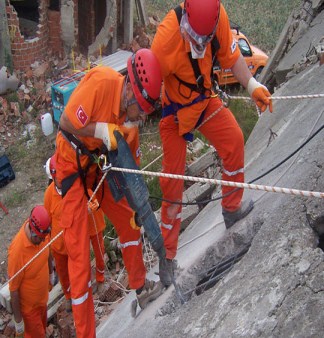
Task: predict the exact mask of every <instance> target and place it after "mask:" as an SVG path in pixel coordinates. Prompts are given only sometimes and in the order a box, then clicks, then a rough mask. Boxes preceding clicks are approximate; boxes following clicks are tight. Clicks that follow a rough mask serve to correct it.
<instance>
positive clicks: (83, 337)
mask: <svg viewBox="0 0 324 338" xmlns="http://www.w3.org/2000/svg"><path fill="white" fill-rule="evenodd" d="M62 215H64V216H63V217H62V221H61V226H62V227H64V228H66V229H65V230H64V234H63V236H64V242H65V247H66V250H67V253H68V256H69V260H68V269H69V277H70V284H71V299H72V310H73V317H74V322H75V327H76V333H77V337H78V338H91V337H95V317H94V305H93V299H92V289H91V286H90V285H89V281H90V237H89V230H88V208H87V198H86V196H85V194H84V190H83V186H82V183H81V181H80V179H77V180H76V181H75V182H74V184H73V185H72V187H71V188H70V189H69V191H68V192H67V194H66V195H65V197H64V198H63V207H62Z"/></svg>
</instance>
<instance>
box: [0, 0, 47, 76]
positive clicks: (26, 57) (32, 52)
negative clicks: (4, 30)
mask: <svg viewBox="0 0 324 338" xmlns="http://www.w3.org/2000/svg"><path fill="white" fill-rule="evenodd" d="M47 5H48V3H47V0H45V1H40V5H39V24H38V29H37V33H36V37H35V38H33V39H30V40H25V39H24V37H23V36H22V35H21V33H20V30H19V19H18V16H17V12H16V11H15V9H14V7H13V6H11V5H10V4H9V5H7V6H6V12H7V18H8V28H9V33H10V39H11V52H12V61H13V65H14V68H15V69H17V70H18V69H19V70H25V69H29V67H30V65H31V64H32V63H34V62H35V61H37V60H39V61H41V60H43V59H44V58H45V56H46V54H47V52H48V48H49V31H48V21H47Z"/></svg>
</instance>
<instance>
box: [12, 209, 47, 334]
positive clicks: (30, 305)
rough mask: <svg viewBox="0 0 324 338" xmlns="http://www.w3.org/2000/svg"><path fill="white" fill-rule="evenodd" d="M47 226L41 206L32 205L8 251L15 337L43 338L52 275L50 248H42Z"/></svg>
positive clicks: (45, 240)
mask: <svg viewBox="0 0 324 338" xmlns="http://www.w3.org/2000/svg"><path fill="white" fill-rule="evenodd" d="M50 225H51V223H50V217H49V215H48V212H47V211H46V209H45V208H44V206H42V205H37V206H35V207H34V208H33V210H32V211H31V214H30V216H29V218H28V219H27V220H26V221H25V222H24V224H23V225H22V227H21V228H20V230H19V232H18V233H17V235H16V236H15V238H14V239H13V240H12V242H11V244H10V246H9V249H8V276H9V278H13V279H12V280H11V281H10V282H9V290H10V297H11V307H12V311H13V316H14V318H13V319H14V324H15V329H16V337H25V338H28V337H29V338H34V337H40V338H41V337H45V333H46V325H47V301H48V286H49V281H50V274H52V272H53V267H52V263H51V256H50V253H49V247H47V248H45V249H44V247H45V246H46V245H47V244H48V241H49V240H48V236H47V235H48V234H49V233H50V231H51V227H50ZM43 249H44V250H43ZM42 250H43V251H42ZM40 251H42V252H40ZM35 256H36V258H35V259H34V260H33V261H31V262H30V260H31V259H33V258H34V257H35ZM29 262H30V263H29ZM27 263H29V264H28V265H27V266H26V267H25V268H24V269H23V270H22V271H21V272H20V273H18V272H19V271H20V270H21V269H22V268H23V267H24V266H25V265H26V264H27ZM17 273H18V274H17ZM16 274H17V275H16ZM15 275H16V276H15ZM14 276H15V277H14Z"/></svg>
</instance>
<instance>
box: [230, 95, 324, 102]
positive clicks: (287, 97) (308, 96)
mask: <svg viewBox="0 0 324 338" xmlns="http://www.w3.org/2000/svg"><path fill="white" fill-rule="evenodd" d="M228 98H229V99H233V100H246V101H250V100H252V98H251V97H249V96H232V95H228ZM320 98H324V94H310V95H291V96H271V97H269V99H271V100H290V99H320Z"/></svg>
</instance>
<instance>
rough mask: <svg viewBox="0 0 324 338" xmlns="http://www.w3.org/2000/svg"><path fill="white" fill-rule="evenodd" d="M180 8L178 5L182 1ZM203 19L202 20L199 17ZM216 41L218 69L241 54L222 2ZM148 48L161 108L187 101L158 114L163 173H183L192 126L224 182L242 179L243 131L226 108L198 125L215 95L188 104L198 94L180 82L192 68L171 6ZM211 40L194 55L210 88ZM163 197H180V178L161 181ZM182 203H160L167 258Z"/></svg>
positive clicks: (231, 199)
mask: <svg viewBox="0 0 324 338" xmlns="http://www.w3.org/2000/svg"><path fill="white" fill-rule="evenodd" d="M181 6H183V4H182V5H181ZM202 20H203V18H202ZM216 36H217V39H218V41H219V44H220V49H219V50H218V52H217V60H218V61H219V62H220V65H221V67H222V68H231V67H232V66H233V65H234V64H235V62H236V61H237V60H238V58H239V56H240V50H239V48H238V47H237V45H236V42H235V41H233V37H232V33H231V31H230V24H229V20H228V17H227V14H226V11H225V9H224V7H223V6H222V5H221V8H220V17H219V22H218V26H217V30H216ZM151 48H152V51H153V52H154V54H155V55H156V56H157V58H158V60H159V62H160V65H161V71H162V76H163V83H164V88H163V91H162V103H163V108H164V109H165V107H166V106H168V105H170V103H178V104H181V105H188V106H186V107H183V108H181V109H179V110H178V111H177V113H175V114H170V115H168V116H166V117H163V118H162V119H161V121H160V126H159V127H160V135H161V140H162V146H163V162H162V166H163V172H165V173H172V174H180V175H183V174H184V172H185V163H186V141H185V139H184V138H183V137H182V136H183V135H184V134H186V133H188V132H190V131H192V130H194V129H195V128H197V129H198V130H199V131H200V132H201V133H202V134H203V135H204V136H205V137H206V138H207V139H208V140H209V141H210V143H211V144H212V145H213V146H214V147H215V148H216V150H217V152H218V154H219V156H220V157H221V158H222V160H223V175H222V179H223V180H230V181H236V182H243V181H244V139H243V134H242V131H241V129H240V127H239V125H238V124H237V122H236V120H235V118H234V116H233V115H232V113H231V111H230V110H229V109H227V108H222V109H221V110H220V111H219V112H218V113H217V114H216V116H214V117H212V118H211V119H210V120H209V121H207V122H206V123H204V124H203V125H202V126H201V127H198V126H197V127H196V124H197V122H198V120H199V118H200V117H201V115H202V114H205V115H204V116H203V120H206V119H207V118H208V117H209V116H210V115H211V114H212V113H213V112H215V111H216V110H217V109H218V108H220V107H221V106H222V102H221V100H220V99H219V98H218V97H211V96H210V93H209V95H208V93H207V94H206V96H208V97H207V98H205V99H203V100H201V101H199V102H196V103H194V104H191V102H192V101H193V100H194V99H196V98H197V97H198V96H199V93H198V92H195V91H191V89H189V88H188V87H186V86H185V85H184V84H182V83H180V82H179V81H178V79H177V78H176V77H175V75H177V76H178V78H180V79H181V80H183V81H185V82H189V83H192V84H195V83H196V79H195V75H194V70H193V67H192V65H191V62H190V59H189V57H188V52H190V45H189V43H188V42H187V41H186V40H184V39H183V37H182V36H181V33H180V28H179V23H178V20H177V17H176V14H175V11H174V10H171V11H170V12H169V13H168V14H167V15H166V17H165V18H164V20H163V21H162V22H161V24H160V25H159V27H158V29H157V33H156V35H155V37H154V40H153V43H152V47H151ZM212 57H213V56H212V49H211V44H210V43H209V44H208V45H207V50H206V53H205V56H204V58H202V59H198V65H199V69H200V72H201V74H202V76H203V78H204V87H205V88H207V89H210V88H211V79H210V72H211V67H212ZM160 185H161V190H162V193H163V197H164V198H165V199H167V200H172V201H178V202H181V201H182V193H183V180H174V179H170V178H161V179H160ZM233 189H234V188H231V187H225V186H224V187H222V193H223V195H225V194H226V193H228V192H229V191H231V190H233ZM242 195H243V190H238V191H237V192H235V193H233V194H231V195H229V196H227V197H224V198H223V200H222V206H223V208H224V209H226V210H228V211H234V210H236V209H238V208H239V207H240V204H241V199H242ZM181 209H182V208H181V206H178V205H176V204H173V205H172V204H170V203H168V202H163V203H162V214H161V217H162V223H161V225H162V227H161V228H162V234H163V237H164V244H165V247H166V251H167V258H169V259H172V258H174V257H175V255H176V252H177V245H178V236H179V231H180V223H181Z"/></svg>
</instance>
